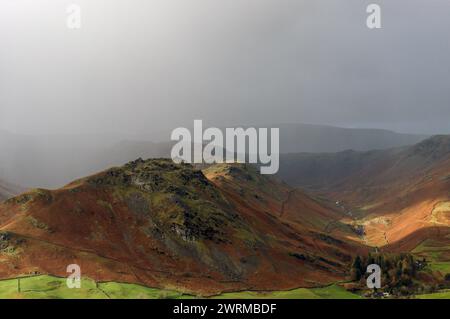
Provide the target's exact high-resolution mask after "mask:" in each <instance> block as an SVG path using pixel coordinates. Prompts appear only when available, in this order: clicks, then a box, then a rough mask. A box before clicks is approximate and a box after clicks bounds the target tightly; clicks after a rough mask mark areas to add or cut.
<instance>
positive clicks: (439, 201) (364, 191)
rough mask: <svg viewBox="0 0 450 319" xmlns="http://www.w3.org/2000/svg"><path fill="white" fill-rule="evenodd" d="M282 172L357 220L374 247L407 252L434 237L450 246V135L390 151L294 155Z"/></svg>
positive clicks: (285, 177) (287, 179) (287, 160)
mask: <svg viewBox="0 0 450 319" xmlns="http://www.w3.org/2000/svg"><path fill="white" fill-rule="evenodd" d="M280 168H281V172H280V176H281V178H283V179H284V180H286V181H288V182H289V183H292V184H294V185H297V186H303V187H306V188H308V189H310V190H311V191H313V192H316V193H320V194H322V195H323V196H326V197H328V198H331V199H333V201H335V202H336V205H337V206H338V207H342V208H343V209H344V210H345V211H347V213H348V214H349V215H350V214H351V216H353V217H354V218H357V219H358V223H359V224H360V225H361V226H363V227H364V229H365V233H366V236H365V240H366V242H368V243H369V244H372V245H376V246H386V247H392V248H393V247H400V246H401V247H403V248H404V249H407V250H411V249H414V248H415V247H416V246H417V245H419V244H420V243H421V242H422V241H424V240H426V239H433V238H435V239H439V240H438V241H440V242H442V240H441V239H442V238H444V242H448V244H450V239H448V238H447V239H446V236H447V233H448V227H449V226H450V136H445V135H442V136H434V137H432V138H429V139H427V140H424V141H422V142H420V143H418V144H416V145H413V146H410V147H402V148H396V149H391V150H384V151H370V152H355V151H346V152H340V153H336V154H331V153H329V154H297V155H295V154H292V155H288V156H286V157H283V158H282V161H281V164H280ZM433 230H434V231H433ZM437 230H439V231H437ZM399 245H400V246H399ZM446 245H447V244H446ZM449 246H450V245H449ZM396 250H402V249H396Z"/></svg>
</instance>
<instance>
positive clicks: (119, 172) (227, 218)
mask: <svg viewBox="0 0 450 319" xmlns="http://www.w3.org/2000/svg"><path fill="white" fill-rule="evenodd" d="M339 218H341V215H340V213H339V212H336V211H334V210H333V209H331V208H329V207H327V206H323V205H322V204H321V203H320V202H319V201H317V200H315V199H313V198H310V197H309V196H307V195H306V194H304V193H302V192H301V191H298V190H294V189H292V188H291V187H289V186H287V185H286V184H283V183H281V182H279V181H277V180H273V179H269V178H267V177H265V176H261V175H259V173H257V171H256V169H255V168H253V167H252V166H247V165H228V164H227V165H225V164H223V165H213V166H210V167H208V168H206V169H205V170H204V172H202V171H200V170H197V169H195V168H193V167H192V166H191V165H188V164H180V165H176V164H173V162H172V161H171V160H164V159H153V160H147V161H144V160H141V159H138V160H136V161H132V162H130V163H128V164H126V165H124V166H121V167H113V168H111V169H108V170H106V171H103V172H101V173H98V174H95V175H92V176H89V177H86V178H83V179H80V180H77V181H74V182H72V183H70V184H68V185H66V186H65V187H63V188H60V189H57V190H45V189H35V190H32V191H30V192H27V193H24V194H22V195H20V196H17V197H14V198H11V199H9V200H7V201H5V202H4V203H2V204H0V259H1V263H0V278H15V277H18V276H23V275H27V274H31V275H36V274H46V275H54V276H66V275H67V274H66V267H67V265H69V264H73V263H76V264H79V265H80V266H81V271H82V274H83V276H86V277H88V278H91V279H94V280H96V281H102V282H105V281H115V282H128V283H135V284H142V285H145V286H148V287H155V288H161V289H175V290H177V291H187V292H193V293H195V294H201V295H208V294H216V293H221V292H227V291H237V290H276V289H293V288H297V287H316V286H323V285H325V284H330V283H333V282H336V281H338V280H343V279H345V278H347V276H348V271H349V263H350V262H351V260H352V258H353V256H354V254H357V253H365V252H366V251H367V249H366V248H365V247H364V246H363V245H361V244H358V243H357V242H356V240H352V239H351V237H352V236H353V237H354V236H355V234H354V233H353V232H352V229H351V228H348V227H346V226H345V225H342V227H340V226H341V225H339V221H338V219H339ZM331 220H334V221H335V223H336V224H337V227H336V229H338V231H336V232H335V234H333V235H332V236H331V235H330V234H329V233H328V232H327V231H325V228H326V227H327V224H328V223H329V222H330V221H331ZM306 221H308V222H306Z"/></svg>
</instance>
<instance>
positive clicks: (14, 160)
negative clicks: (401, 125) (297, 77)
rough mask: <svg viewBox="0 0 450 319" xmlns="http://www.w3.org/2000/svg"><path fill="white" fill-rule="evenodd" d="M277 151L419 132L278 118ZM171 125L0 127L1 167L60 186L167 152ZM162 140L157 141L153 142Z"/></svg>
mask: <svg viewBox="0 0 450 319" xmlns="http://www.w3.org/2000/svg"><path fill="white" fill-rule="evenodd" d="M264 127H279V128H280V151H281V153H291V152H335V151H342V150H346V149H353V150H369V149H386V148H390V147H394V146H403V145H410V144H414V143H416V142H418V141H420V140H422V139H424V138H425V137H424V136H422V135H412V134H399V133H394V132H391V131H385V130H374V129H349V128H338V127H331V126H323V125H310V124H280V125H266V126H264ZM170 133H171V132H170V131H167V132H165V133H163V134H162V133H160V132H158V133H155V134H154V135H153V134H149V135H148V136H137V137H136V136H135V137H132V138H127V139H124V138H123V137H121V136H114V135H112V134H110V135H102V134H78V135H70V134H61V135H42V136H40V135H33V136H28V135H23V134H13V133H10V132H7V131H2V130H0V148H1V149H2V152H1V153H0V172H2V177H3V178H5V179H7V180H8V181H11V182H12V183H15V184H18V185H29V186H31V187H45V188H58V187H61V186H63V185H65V184H67V183H68V182H70V181H72V180H74V179H76V178H79V177H80V176H86V175H89V174H93V173H95V172H98V171H100V170H102V169H103V168H104V167H109V166H113V165H122V164H124V163H126V162H128V161H131V160H133V159H136V158H138V157H142V158H159V157H170V150H171V147H172V145H173V142H170V141H169V139H170ZM155 141H161V142H155Z"/></svg>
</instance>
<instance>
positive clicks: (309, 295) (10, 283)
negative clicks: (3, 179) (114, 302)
mask: <svg viewBox="0 0 450 319" xmlns="http://www.w3.org/2000/svg"><path fill="white" fill-rule="evenodd" d="M20 290H21V291H20V293H19V292H18V279H7V280H1V281H0V299H9V298H67V299H78V298H81V299H106V298H112V299H161V298H171V299H178V298H183V299H187V298H195V297H194V296H192V295H186V294H183V293H180V292H177V291H173V290H162V289H155V288H148V287H144V286H140V285H135V284H125V283H117V282H106V283H95V282H94V281H93V280H90V279H83V280H82V283H81V288H80V289H69V288H67V285H66V279H65V278H58V277H53V276H46V275H42V276H33V277H25V278H21V279H20ZM213 298H222V299H226V298H238V299H264V298H274V299H277V298H278V299H320V298H331V299H350V298H360V296H358V295H355V294H352V293H350V292H347V291H346V290H345V289H344V288H341V287H339V286H336V285H332V286H329V287H324V288H314V289H306V288H299V289H294V290H289V291H274V292H251V291H243V292H235V293H225V294H222V295H219V296H215V297H213Z"/></svg>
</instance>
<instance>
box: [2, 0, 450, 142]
mask: <svg viewBox="0 0 450 319" xmlns="http://www.w3.org/2000/svg"><path fill="white" fill-rule="evenodd" d="M72 2H74V3H78V4H80V5H81V8H82V28H81V29H80V30H69V29H68V28H67V27H66V17H67V14H66V7H67V5H69V4H70V3H72ZM369 3H378V4H380V5H381V8H382V29H381V30H369V29H368V28H367V27H366V17H367V13H366V7H367V5H368V4H369ZM449 17H450V2H449V1H448V0H394V1H392V0H389V1H387V0H386V1H381V0H371V1H364V0H340V1H338V0H308V1H303V0H223V1H217V0H86V1H84V0H83V1H82V0H73V1H61V0H59V1H56V0H26V1H25V0H0V128H2V129H7V130H9V131H12V132H17V133H27V134H53V133H61V132H65V133H71V134H72V133H80V132H83V133H84V132H88V133H93V132H95V133H97V132H100V133H109V132H114V133H119V134H123V135H133V134H144V135H145V134H149V135H151V132H153V131H157V130H164V129H172V128H175V127H177V126H180V125H187V124H189V123H192V120H193V119H203V120H205V121H207V122H208V123H210V124H211V125H212V124H214V125H220V126H223V125H230V126H232V125H236V124H255V123H264V124H266V123H269V124H270V123H285V122H303V123H318V124H332V125H337V126H346V127H377V128H387V129H392V130H395V131H400V132H417V133H450V33H449V30H450V19H449ZM149 139H151V136H149Z"/></svg>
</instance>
